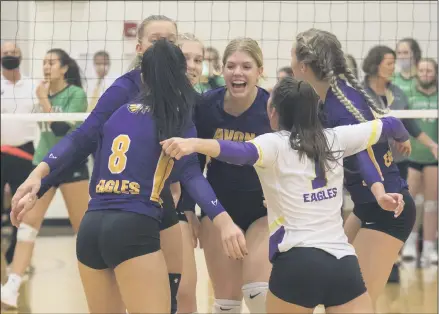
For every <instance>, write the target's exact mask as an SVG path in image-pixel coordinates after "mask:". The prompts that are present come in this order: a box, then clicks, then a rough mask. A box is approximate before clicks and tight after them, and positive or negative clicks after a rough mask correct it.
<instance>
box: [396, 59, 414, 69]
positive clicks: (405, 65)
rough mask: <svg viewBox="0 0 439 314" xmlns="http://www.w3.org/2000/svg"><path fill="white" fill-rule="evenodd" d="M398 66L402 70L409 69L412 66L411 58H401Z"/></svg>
mask: <svg viewBox="0 0 439 314" xmlns="http://www.w3.org/2000/svg"><path fill="white" fill-rule="evenodd" d="M398 66H399V68H400V69H401V70H403V71H405V70H409V69H410V68H411V67H412V60H410V59H399V60H398Z"/></svg>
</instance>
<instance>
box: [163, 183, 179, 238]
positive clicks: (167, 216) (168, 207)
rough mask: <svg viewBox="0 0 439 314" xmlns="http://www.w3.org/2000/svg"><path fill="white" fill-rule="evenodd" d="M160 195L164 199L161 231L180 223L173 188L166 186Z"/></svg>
mask: <svg viewBox="0 0 439 314" xmlns="http://www.w3.org/2000/svg"><path fill="white" fill-rule="evenodd" d="M160 197H161V199H162V201H163V204H162V206H163V217H162V221H161V222H160V231H162V230H165V229H168V228H170V227H172V226H175V225H176V224H178V220H179V215H178V214H177V211H176V210H175V204H174V198H173V197H172V193H171V189H169V188H164V189H163V190H162V193H161V194H160Z"/></svg>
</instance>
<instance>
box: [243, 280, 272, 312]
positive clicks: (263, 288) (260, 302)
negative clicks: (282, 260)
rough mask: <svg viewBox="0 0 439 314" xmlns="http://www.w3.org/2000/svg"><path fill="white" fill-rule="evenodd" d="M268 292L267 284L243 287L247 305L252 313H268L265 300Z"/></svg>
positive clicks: (255, 283) (253, 284)
mask: <svg viewBox="0 0 439 314" xmlns="http://www.w3.org/2000/svg"><path fill="white" fill-rule="evenodd" d="M267 291H268V283H267V282H253V283H249V284H246V285H244V286H242V293H243V295H244V300H245V304H246V305H247V307H248V309H249V310H250V313H266V308H265V299H266V297H267Z"/></svg>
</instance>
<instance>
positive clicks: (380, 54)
mask: <svg viewBox="0 0 439 314" xmlns="http://www.w3.org/2000/svg"><path fill="white" fill-rule="evenodd" d="M387 54H391V55H393V57H394V58H395V59H396V53H395V51H393V49H392V48H389V47H387V46H382V45H378V46H375V47H372V48H371V49H370V50H369V52H368V53H367V56H366V58H365V59H364V61H363V72H364V73H365V74H366V77H370V76H377V75H378V72H379V67H380V64H381V62H383V60H384V56H385V55H387Z"/></svg>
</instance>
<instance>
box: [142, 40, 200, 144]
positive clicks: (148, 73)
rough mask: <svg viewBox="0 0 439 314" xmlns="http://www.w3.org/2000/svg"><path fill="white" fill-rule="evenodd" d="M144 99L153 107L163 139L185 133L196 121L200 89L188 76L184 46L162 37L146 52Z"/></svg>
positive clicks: (159, 136) (161, 138)
mask: <svg viewBox="0 0 439 314" xmlns="http://www.w3.org/2000/svg"><path fill="white" fill-rule="evenodd" d="M141 72H142V77H143V81H144V91H143V94H142V99H143V103H144V104H145V105H146V106H149V107H150V108H151V113H152V115H153V117H154V120H155V123H156V127H157V136H158V138H159V140H160V141H162V140H165V139H168V138H170V137H174V136H182V135H183V132H184V131H185V130H186V128H187V127H188V126H189V125H190V123H191V122H192V112H193V108H194V105H195V102H196V92H195V90H194V89H193V87H192V85H191V83H190V81H189V79H188V78H187V76H186V58H185V57H184V55H183V52H182V51H181V50H180V48H179V47H178V46H176V45H174V44H172V43H171V42H169V41H168V40H166V39H160V40H158V41H156V43H155V44H154V45H153V46H151V47H150V48H148V49H147V50H146V51H145V53H144V54H143V58H142V63H141Z"/></svg>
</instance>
